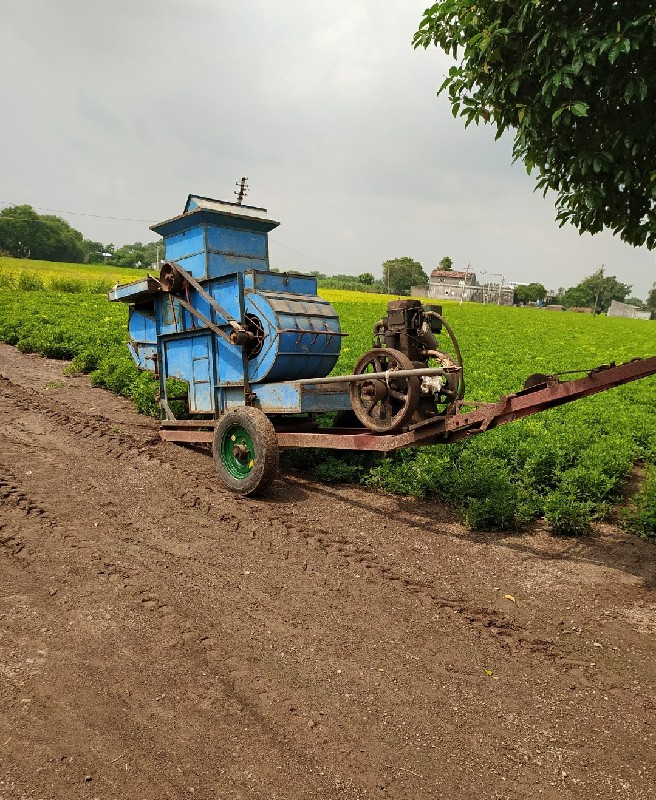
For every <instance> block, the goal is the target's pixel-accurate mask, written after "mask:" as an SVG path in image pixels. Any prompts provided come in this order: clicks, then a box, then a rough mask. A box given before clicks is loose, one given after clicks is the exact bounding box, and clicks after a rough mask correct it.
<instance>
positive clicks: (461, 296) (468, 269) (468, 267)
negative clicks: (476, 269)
mask: <svg viewBox="0 0 656 800" xmlns="http://www.w3.org/2000/svg"><path fill="white" fill-rule="evenodd" d="M470 271H471V261H470V262H469V264H467V269H466V270H465V282H464V284H463V287H462V291H461V292H460V305H462V300H463V297H464V296H465V289H466V288H467V278H468V277H469V273H470Z"/></svg>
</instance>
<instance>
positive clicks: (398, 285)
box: [383, 256, 428, 294]
mask: <svg viewBox="0 0 656 800" xmlns="http://www.w3.org/2000/svg"><path fill="white" fill-rule="evenodd" d="M426 283H428V275H426V273H425V272H424V268H423V267H422V266H421V264H420V263H419V262H418V261H415V260H414V258H410V257H409V256H403V257H402V258H393V259H391V260H389V261H386V262H385V263H384V264H383V285H384V286H385V287H388V286H389V290H390V291H391V292H392V293H393V294H409V293H410V287H411V286H421V285H423V284H426Z"/></svg>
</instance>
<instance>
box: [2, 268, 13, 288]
mask: <svg viewBox="0 0 656 800" xmlns="http://www.w3.org/2000/svg"><path fill="white" fill-rule="evenodd" d="M15 286H16V281H15V280H14V276H13V275H12V274H11V273H9V272H0V289H13V288H14V287H15Z"/></svg>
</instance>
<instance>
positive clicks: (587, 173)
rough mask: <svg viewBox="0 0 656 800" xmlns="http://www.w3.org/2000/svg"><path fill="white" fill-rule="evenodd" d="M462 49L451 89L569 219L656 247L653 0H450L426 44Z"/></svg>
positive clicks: (461, 110)
mask: <svg viewBox="0 0 656 800" xmlns="http://www.w3.org/2000/svg"><path fill="white" fill-rule="evenodd" d="M433 44H435V45H437V46H439V47H441V48H442V49H443V50H445V51H446V52H447V53H451V54H452V55H453V56H454V57H455V58H458V57H460V60H459V63H458V64H457V65H456V66H453V67H451V69H450V70H449V73H448V76H447V78H446V80H445V81H444V83H443V84H442V87H441V89H440V91H443V90H447V91H448V95H449V100H450V102H451V107H452V110H453V114H454V116H457V115H460V116H462V117H464V118H465V120H466V122H465V124H466V125H469V124H470V123H471V122H476V123H478V122H479V121H481V120H483V121H484V122H489V123H491V124H493V125H495V126H496V135H497V138H499V137H500V136H501V135H502V134H503V133H504V131H506V130H508V129H513V130H514V131H515V140H514V150H513V153H514V156H515V158H516V159H519V160H522V161H523V162H524V163H525V165H526V167H527V169H528V170H529V171H531V170H532V169H533V168H535V169H537V173H538V180H537V186H538V187H539V188H541V189H543V190H544V191H545V192H546V191H547V190H548V189H553V190H554V191H555V192H556V193H557V199H556V206H557V219H558V220H559V221H560V223H561V225H563V224H564V223H565V222H571V223H572V224H573V225H575V226H576V227H577V228H578V229H579V231H580V232H584V231H585V232H589V233H597V232H599V231H601V230H602V229H603V228H610V229H611V230H612V231H614V232H615V233H617V234H619V235H620V237H621V238H622V239H624V240H625V241H626V242H629V243H630V244H632V245H644V244H646V245H647V247H649V248H650V249H653V248H654V247H656V124H655V123H656V69H654V64H655V63H656V8H655V6H654V3H653V0H633V2H631V3H628V2H618V0H576V2H572V0H477V2H475V3H474V2H472V1H471V0H441V2H438V3H434V4H433V5H432V6H430V8H428V9H427V10H426V11H425V12H424V16H423V18H422V21H421V24H420V26H419V30H418V31H417V33H416V34H415V37H414V45H415V47H420V46H421V47H429V46H430V45H433Z"/></svg>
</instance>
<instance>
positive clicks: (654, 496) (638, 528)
mask: <svg viewBox="0 0 656 800" xmlns="http://www.w3.org/2000/svg"><path fill="white" fill-rule="evenodd" d="M633 503H634V506H633V508H631V509H630V510H629V511H626V512H625V513H624V514H623V517H622V523H623V524H624V526H625V527H626V528H628V529H629V530H630V531H633V532H634V533H637V534H638V536H641V537H642V538H643V539H650V540H651V541H653V542H656V466H652V467H650V468H649V470H648V472H647V476H646V478H645V482H644V484H643V485H642V489H641V490H640V491H639V492H638V494H637V495H636V496H635V497H634V498H633Z"/></svg>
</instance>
